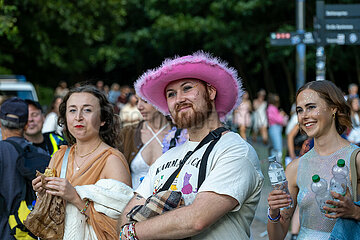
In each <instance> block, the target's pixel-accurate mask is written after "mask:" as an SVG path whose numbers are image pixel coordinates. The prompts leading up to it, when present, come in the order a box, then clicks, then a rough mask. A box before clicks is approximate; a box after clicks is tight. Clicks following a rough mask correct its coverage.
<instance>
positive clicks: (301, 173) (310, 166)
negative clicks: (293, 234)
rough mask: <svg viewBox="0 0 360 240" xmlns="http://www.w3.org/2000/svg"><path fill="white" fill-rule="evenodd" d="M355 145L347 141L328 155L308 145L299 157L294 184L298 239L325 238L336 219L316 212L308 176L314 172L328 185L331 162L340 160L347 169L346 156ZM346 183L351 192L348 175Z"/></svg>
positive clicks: (316, 205)
mask: <svg viewBox="0 0 360 240" xmlns="http://www.w3.org/2000/svg"><path fill="white" fill-rule="evenodd" d="M356 148H357V146H356V145H354V144H349V145H348V146H346V147H343V148H341V149H339V150H338V151H336V152H334V153H333V154H331V155H329V156H320V155H319V154H318V153H317V152H316V151H315V149H314V148H312V149H311V150H310V151H309V152H307V153H306V154H305V155H304V156H302V157H301V158H300V160H299V167H298V174H297V185H298V187H299V193H298V196H297V202H298V206H299V210H300V225H301V228H300V232H299V235H298V239H314V240H315V239H316V240H322V239H324V240H325V239H326V240H327V239H329V237H330V233H331V231H332V229H333V227H334V224H335V222H336V221H335V220H331V219H329V218H327V217H325V216H324V214H322V213H321V212H320V208H319V206H318V204H317V202H316V199H315V193H314V192H312V191H311V183H312V179H311V177H312V176H313V175H314V174H318V175H319V176H320V177H321V178H323V179H325V180H326V181H327V183H328V187H329V183H330V179H331V178H332V171H331V170H332V167H333V166H334V164H336V163H337V160H338V159H344V160H345V165H346V166H348V167H349V168H350V156H351V153H352V152H353V151H354V150H355V149H356ZM347 186H348V187H349V190H350V193H351V194H352V188H351V182H350V179H349V176H348V177H347Z"/></svg>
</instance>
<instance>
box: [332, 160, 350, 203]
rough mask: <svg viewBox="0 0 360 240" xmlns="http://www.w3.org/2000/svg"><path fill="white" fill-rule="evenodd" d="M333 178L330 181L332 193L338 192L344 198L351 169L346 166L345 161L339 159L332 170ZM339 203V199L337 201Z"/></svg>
mask: <svg viewBox="0 0 360 240" xmlns="http://www.w3.org/2000/svg"><path fill="white" fill-rule="evenodd" d="M332 174H333V178H332V179H331V180H330V192H337V193H339V194H341V195H343V196H345V194H346V184H347V180H346V177H347V176H348V175H349V168H348V167H347V166H345V160H344V159H339V160H338V161H337V163H336V164H335V165H334V166H333V168H332ZM335 201H338V199H335Z"/></svg>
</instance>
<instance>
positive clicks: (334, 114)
mask: <svg viewBox="0 0 360 240" xmlns="http://www.w3.org/2000/svg"><path fill="white" fill-rule="evenodd" d="M335 117H336V112H334V113H333V119H334V120H335Z"/></svg>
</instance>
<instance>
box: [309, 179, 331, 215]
mask: <svg viewBox="0 0 360 240" xmlns="http://www.w3.org/2000/svg"><path fill="white" fill-rule="evenodd" d="M312 181H313V182H312V184H311V190H312V191H313V192H314V193H315V198H316V202H317V204H318V206H319V208H320V211H321V212H322V213H324V214H325V213H328V212H327V211H325V210H324V209H323V207H324V206H328V207H333V206H331V205H329V204H326V203H325V202H326V201H327V200H332V197H331V195H330V192H329V191H328V185H327V182H326V180H325V179H323V178H320V177H319V175H317V174H315V175H314V176H312Z"/></svg>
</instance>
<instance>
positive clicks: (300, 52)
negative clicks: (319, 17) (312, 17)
mask: <svg viewBox="0 0 360 240" xmlns="http://www.w3.org/2000/svg"><path fill="white" fill-rule="evenodd" d="M304 9H305V0H297V1H296V29H297V33H299V34H304V33H305V30H304V29H305V10H304ZM305 79H306V47H305V44H304V43H302V42H301V43H299V44H297V45H296V89H299V88H300V87H301V86H302V85H304V84H305Z"/></svg>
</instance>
